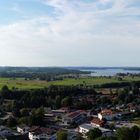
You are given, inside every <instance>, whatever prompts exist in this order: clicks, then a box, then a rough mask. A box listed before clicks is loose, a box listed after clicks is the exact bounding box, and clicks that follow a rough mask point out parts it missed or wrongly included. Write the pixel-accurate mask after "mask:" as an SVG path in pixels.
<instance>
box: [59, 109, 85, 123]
mask: <svg viewBox="0 0 140 140" xmlns="http://www.w3.org/2000/svg"><path fill="white" fill-rule="evenodd" d="M86 114H87V113H86V112H85V111H83V110H77V111H75V112H71V113H68V114H66V115H64V116H63V117H62V122H63V124H64V125H69V124H71V123H73V122H75V123H77V124H80V123H82V122H84V121H85V120H86V117H87V115H86Z"/></svg>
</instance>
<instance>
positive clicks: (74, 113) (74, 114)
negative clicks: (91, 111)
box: [66, 110, 86, 118]
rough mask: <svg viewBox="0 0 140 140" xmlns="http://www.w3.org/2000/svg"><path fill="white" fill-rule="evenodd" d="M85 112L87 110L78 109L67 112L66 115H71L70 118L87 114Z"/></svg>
mask: <svg viewBox="0 0 140 140" xmlns="http://www.w3.org/2000/svg"><path fill="white" fill-rule="evenodd" d="M85 113H86V112H85V111H83V110H77V111H75V112H71V113H68V114H66V116H67V117H69V118H75V117H77V116H79V115H81V114H85Z"/></svg>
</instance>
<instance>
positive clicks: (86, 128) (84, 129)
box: [78, 123, 112, 137]
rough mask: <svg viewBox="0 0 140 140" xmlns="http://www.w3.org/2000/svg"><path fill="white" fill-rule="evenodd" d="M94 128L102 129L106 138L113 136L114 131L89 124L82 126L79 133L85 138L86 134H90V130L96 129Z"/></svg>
mask: <svg viewBox="0 0 140 140" xmlns="http://www.w3.org/2000/svg"><path fill="white" fill-rule="evenodd" d="M94 128H98V129H100V130H101V131H102V134H103V135H104V136H111V135H112V131H111V130H109V129H106V128H103V127H96V126H93V125H92V124H87V123H85V124H82V125H80V126H79V128H78V132H79V133H81V134H82V135H83V137H86V135H85V134H86V133H87V132H89V130H91V129H94Z"/></svg>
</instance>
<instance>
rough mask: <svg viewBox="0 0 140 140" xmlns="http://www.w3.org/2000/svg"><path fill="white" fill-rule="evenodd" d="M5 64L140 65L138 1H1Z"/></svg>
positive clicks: (0, 47) (0, 49)
mask: <svg viewBox="0 0 140 140" xmlns="http://www.w3.org/2000/svg"><path fill="white" fill-rule="evenodd" d="M0 18H1V22H0V65H2V66H18V67H24V66H25V67H36V66H39V67H48V66H49V67H54V66H55V67H60V66H61V67H67V66H74V67H75V66H77V67H79V66H80V67H83V66H85V67H93V66H96V67H102V66H103V67H110V66H111V67H116V66H119V67H124V66H126V67H140V65H139V62H140V57H139V54H140V46H139V44H140V1H139V0H135V1H134V0H11V1H8V0H5V1H0Z"/></svg>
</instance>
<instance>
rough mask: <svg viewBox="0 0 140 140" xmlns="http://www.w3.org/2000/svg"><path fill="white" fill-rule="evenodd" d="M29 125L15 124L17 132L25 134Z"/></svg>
mask: <svg viewBox="0 0 140 140" xmlns="http://www.w3.org/2000/svg"><path fill="white" fill-rule="evenodd" d="M29 129H30V127H28V126H17V132H18V133H21V134H27V133H28V132H29Z"/></svg>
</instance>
